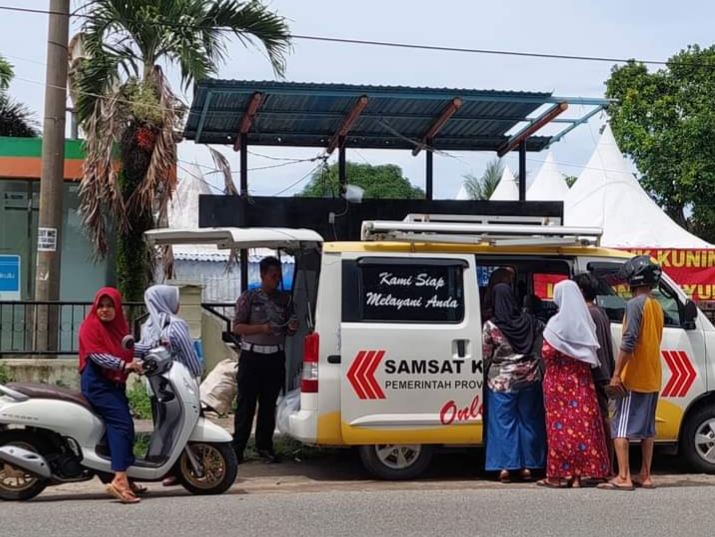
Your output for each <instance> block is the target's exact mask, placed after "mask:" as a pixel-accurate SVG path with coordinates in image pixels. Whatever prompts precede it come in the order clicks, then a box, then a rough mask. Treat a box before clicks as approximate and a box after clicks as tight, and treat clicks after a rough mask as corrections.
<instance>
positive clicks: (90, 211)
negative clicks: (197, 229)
mask: <svg viewBox="0 0 715 537" xmlns="http://www.w3.org/2000/svg"><path fill="white" fill-rule="evenodd" d="M84 11H85V13H84V15H85V16H86V18H85V22H84V24H83V27H82V31H81V33H80V34H79V35H78V36H77V37H75V38H74V39H73V42H72V43H71V44H70V49H71V50H72V51H73V57H72V58H71V64H70V82H71V84H70V87H71V90H70V93H71V96H72V99H73V101H74V105H75V109H76V111H77V115H78V118H79V121H80V126H81V127H82V128H83V130H84V132H85V135H86V161H85V165H84V177H83V179H82V184H81V191H80V195H81V210H82V215H83V220H84V224H85V226H86V228H87V229H88V230H89V233H90V235H91V237H92V239H93V241H94V249H95V253H96V254H97V256H98V257H99V258H102V257H104V256H106V255H107V253H108V252H109V249H110V248H109V243H108V236H109V232H110V229H111V227H110V226H111V225H112V222H113V223H114V224H115V225H116V227H117V231H118V247H117V250H116V256H117V278H118V281H119V286H120V288H121V290H122V291H123V292H124V293H125V296H126V298H127V299H128V300H137V299H140V298H141V296H142V293H143V289H144V288H145V287H146V284H147V283H148V282H149V281H151V278H152V277H153V262H152V257H151V255H150V253H149V252H148V249H147V248H146V245H145V242H144V237H143V233H144V231H146V230H147V229H150V228H152V227H154V226H155V225H160V226H161V225H165V224H166V222H167V208H168V202H169V199H170V197H171V192H172V189H173V186H174V181H175V172H174V169H175V164H176V144H177V138H178V134H177V133H178V131H179V130H180V128H181V124H182V121H183V116H184V113H185V109H186V107H185V106H184V105H183V103H181V102H180V100H179V99H178V98H177V97H176V95H174V93H173V92H172V91H171V89H170V88H169V84H168V82H167V80H166V78H165V76H164V72H163V70H162V68H161V67H160V65H169V66H176V67H178V69H179V72H180V74H181V82H182V86H183V88H184V90H187V89H188V88H190V87H191V85H192V84H193V83H194V82H195V81H197V80H200V79H202V78H206V77H207V76H209V75H212V74H215V73H216V72H217V70H218V67H219V66H220V65H221V63H222V62H223V61H224V60H225V59H226V57H227V53H228V49H227V40H228V38H229V37H230V36H231V35H234V36H236V37H237V38H238V39H239V41H241V42H242V43H243V44H245V45H248V44H256V45H259V44H260V45H261V46H262V47H263V48H264V49H265V51H266V53H267V55H268V58H269V60H270V61H271V63H272V65H273V69H274V71H275V72H276V74H278V75H282V74H283V72H284V68H285V57H286V54H287V53H288V51H289V47H290V34H289V30H288V26H287V24H286V22H285V20H284V19H283V18H282V17H280V16H278V15H277V14H275V13H273V12H271V11H270V10H269V9H268V8H267V7H266V6H265V5H263V3H261V2H260V1H246V2H240V1H238V0H93V1H90V2H89V3H87V4H86V5H85V6H84ZM117 149H118V150H117ZM117 157H118V158H119V161H120V164H121V167H120V169H117V167H116V166H115V160H116V158H117ZM108 215H111V219H110V218H108ZM164 261H165V268H166V266H167V265H170V262H169V263H167V258H165V259H164Z"/></svg>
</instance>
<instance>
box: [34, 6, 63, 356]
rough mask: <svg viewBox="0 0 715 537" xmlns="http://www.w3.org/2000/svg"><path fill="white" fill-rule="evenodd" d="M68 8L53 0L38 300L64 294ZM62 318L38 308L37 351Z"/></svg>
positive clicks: (52, 345) (48, 344)
mask: <svg viewBox="0 0 715 537" xmlns="http://www.w3.org/2000/svg"><path fill="white" fill-rule="evenodd" d="M69 10H70V2H69V0H50V15H49V24H48V27H49V33H48V36H47V70H46V78H45V118H44V124H43V129H42V175H41V177H40V214H39V225H38V228H39V229H38V240H37V271H36V276H35V279H36V281H35V300H38V301H57V300H59V298H60V268H61V264H60V253H61V249H62V201H63V197H64V196H63V187H64V185H63V181H64V167H65V113H66V101H67V43H68V41H69ZM58 319H59V310H58V309H57V307H55V308H53V307H51V306H42V307H38V309H37V316H36V318H35V332H36V333H37V332H39V331H47V333H46V334H42V335H40V334H37V337H36V341H37V342H38V349H37V350H42V351H52V350H55V349H56V347H57V343H58V341H57V339H58V337H57V336H58V332H59V326H58Z"/></svg>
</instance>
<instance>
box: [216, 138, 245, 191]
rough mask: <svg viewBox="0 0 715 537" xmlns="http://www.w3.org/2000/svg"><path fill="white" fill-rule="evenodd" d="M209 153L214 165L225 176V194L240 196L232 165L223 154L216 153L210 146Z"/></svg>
mask: <svg viewBox="0 0 715 537" xmlns="http://www.w3.org/2000/svg"><path fill="white" fill-rule="evenodd" d="M209 152H210V153H211V158H213V161H214V164H215V165H216V167H217V168H218V169H219V170H220V171H221V174H222V175H223V193H224V194H225V195H227V196H238V195H239V192H238V189H237V188H236V185H235V184H234V182H233V174H232V173H231V164H229V162H228V159H227V158H226V157H225V156H224V154H223V153H221V152H219V151H216V150H215V149H214V148H213V147H211V146H209Z"/></svg>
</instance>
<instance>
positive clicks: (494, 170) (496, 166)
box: [464, 159, 504, 201]
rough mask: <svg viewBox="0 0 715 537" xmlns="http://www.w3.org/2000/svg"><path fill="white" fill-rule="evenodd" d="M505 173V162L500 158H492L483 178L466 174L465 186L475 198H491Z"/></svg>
mask: <svg viewBox="0 0 715 537" xmlns="http://www.w3.org/2000/svg"><path fill="white" fill-rule="evenodd" d="M503 173H504V164H503V163H502V161H501V160H499V159H494V160H491V161H490V162H489V163H488V164H487V167H486V169H485V170H484V174H483V175H482V177H481V178H478V177H476V176H475V175H472V174H469V175H465V176H464V179H465V181H464V187H465V188H466V189H467V193H468V194H469V195H470V197H471V198H472V199H473V200H485V201H486V200H489V198H491V197H492V194H494V191H495V190H496V188H497V186H498V185H499V181H500V180H501V176H502V174H503Z"/></svg>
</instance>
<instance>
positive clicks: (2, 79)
mask: <svg viewBox="0 0 715 537" xmlns="http://www.w3.org/2000/svg"><path fill="white" fill-rule="evenodd" d="M14 76H15V71H14V70H13V68H12V64H11V63H10V62H9V61H7V60H6V59H5V58H3V57H2V56H0V91H4V90H6V89H8V88H9V87H10V81H11V80H12V79H13V77H14Z"/></svg>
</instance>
